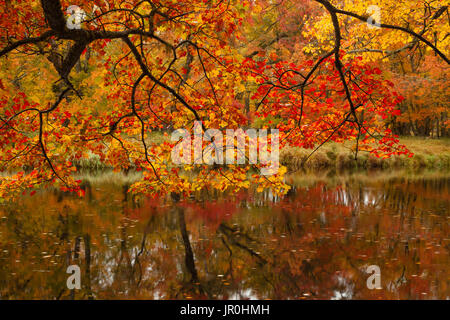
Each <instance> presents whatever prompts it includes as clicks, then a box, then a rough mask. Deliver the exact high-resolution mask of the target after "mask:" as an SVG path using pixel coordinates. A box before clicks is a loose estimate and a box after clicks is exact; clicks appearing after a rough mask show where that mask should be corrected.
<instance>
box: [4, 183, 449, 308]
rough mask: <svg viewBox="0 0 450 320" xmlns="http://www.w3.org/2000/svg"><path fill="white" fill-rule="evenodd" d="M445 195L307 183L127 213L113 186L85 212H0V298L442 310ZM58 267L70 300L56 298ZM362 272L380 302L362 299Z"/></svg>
mask: <svg viewBox="0 0 450 320" xmlns="http://www.w3.org/2000/svg"><path fill="white" fill-rule="evenodd" d="M97 189H99V190H97ZM449 190H450V185H449V183H448V180H445V179H441V180H438V181H437V182H431V181H430V180H411V181H410V180H409V179H400V180H399V179H393V180H390V181H386V182H380V183H375V182H374V183H365V184H363V183H351V184H343V185H339V186H337V187H331V186H330V185H326V184H324V183H316V184H313V185H310V186H308V187H304V188H299V187H297V188H296V189H295V192H293V193H291V194H290V195H289V196H288V197H286V198H285V199H283V200H280V199H278V200H277V201H273V199H272V198H271V197H270V196H269V195H267V194H266V195H264V194H263V195H262V199H261V198H258V197H255V196H254V195H252V194H250V196H248V197H246V198H242V197H239V198H236V199H235V200H233V201H232V199H231V198H226V200H224V201H226V202H227V203H226V205H222V202H221V200H217V201H216V200H209V201H208V202H205V203H191V204H190V205H187V204H183V203H181V202H178V203H177V205H176V206H173V205H171V204H170V203H169V202H167V203H166V202H164V201H163V203H161V202H157V203H156V202H151V201H150V200H149V202H148V203H144V202H142V203H141V204H140V206H139V207H136V206H133V204H131V201H132V199H128V200H127V201H126V202H122V200H123V199H124V195H123V193H122V189H121V188H117V187H114V186H103V185H102V186H98V187H97V186H95V187H92V199H91V200H90V201H84V200H83V199H78V198H75V197H73V196H71V195H68V194H63V195H61V194H58V193H55V194H50V193H49V194H45V195H40V196H39V195H36V196H35V197H33V198H26V199H24V200H23V201H22V202H21V203H20V204H17V205H15V206H14V207H10V208H6V207H5V209H4V210H3V209H2V211H5V214H4V215H5V216H6V217H7V219H3V220H0V232H1V233H0V297H1V298H48V299H70V298H74V299H89V298H165V299H171V298H172V299H185V298H190V297H192V298H205V297H207V298H220V299H225V298H272V299H288V298H289V299H298V298H325V299H329V298H331V297H341V298H350V297H353V298H377V297H385V298H414V299H417V298H430V297H440V298H443V297H445V296H446V295H448V288H447V284H446V283H445V281H443V279H447V278H448V274H449V269H448V268H449V267H448V266H449V265H450V263H449V254H448V253H449V243H448V241H447V240H445V239H447V237H448V233H449V226H448V223H447V219H448V210H447V209H448V206H449V202H450V199H449V197H448V196H447V195H448V194H449ZM264 199H265V200H264ZM44 201H45V203H46V204H47V205H46V206H45V207H43V206H42V205H39V204H40V203H42V202H44ZM152 201H153V200H152ZM233 208H234V209H233ZM5 251H6V252H5ZM437 252H438V253H437ZM16 261H20V262H16ZM69 264H79V265H80V267H81V269H82V290H80V291H73V292H69V290H68V289H67V287H66V280H67V277H68V274H66V268H67V266H68V265H69ZM371 264H376V265H379V266H380V267H381V270H382V282H383V288H385V289H383V290H381V291H380V290H375V291H370V290H368V289H367V288H366V279H367V275H366V274H365V267H367V266H368V265H371Z"/></svg>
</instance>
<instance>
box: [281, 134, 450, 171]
mask: <svg viewBox="0 0 450 320" xmlns="http://www.w3.org/2000/svg"><path fill="white" fill-rule="evenodd" d="M400 142H401V143H402V144H404V145H406V146H407V147H408V149H409V150H410V151H411V152H413V153H414V156H413V157H411V158H410V157H407V156H393V157H391V158H388V159H380V158H377V157H375V156H374V155H371V154H368V153H364V152H361V153H360V154H359V155H358V159H357V160H355V158H354V154H353V153H352V152H351V150H350V144H338V143H328V144H325V145H324V146H323V147H322V148H320V149H319V150H317V151H316V152H315V153H314V154H313V155H312V156H311V157H310V158H309V159H308V161H306V162H305V159H306V158H307V157H308V155H309V154H310V153H311V152H312V150H305V149H300V148H292V147H288V148H284V149H283V150H281V152H280V162H281V164H282V165H284V166H286V167H287V168H288V171H289V172H293V171H298V170H302V169H303V170H304V169H306V170H320V169H337V170H342V169H354V168H355V169H392V168H411V169H418V168H428V169H446V168H450V139H449V138H442V139H427V138H417V137H403V138H400Z"/></svg>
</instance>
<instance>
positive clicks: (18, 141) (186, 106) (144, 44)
mask: <svg viewBox="0 0 450 320" xmlns="http://www.w3.org/2000/svg"><path fill="white" fill-rule="evenodd" d="M292 3H294V2H290V1H287V2H280V6H281V7H280V11H279V13H277V14H274V15H273V16H271V17H269V18H270V19H271V20H272V21H279V20H280V19H282V17H281V16H280V14H282V13H283V12H286V11H283V10H287V8H288V7H283V6H284V5H289V4H292ZM305 3H307V4H308V6H307V7H308V8H310V9H308V10H312V11H314V12H317V11H319V10H320V11H321V12H324V13H325V14H326V15H327V19H328V20H326V21H327V22H326V24H328V25H330V26H331V31H332V33H331V35H332V37H331V38H330V39H329V40H328V41H327V43H323V38H320V37H319V36H320V35H321V33H316V36H317V39H314V37H311V36H309V38H306V39H304V40H308V41H310V42H311V43H315V44H317V52H315V53H309V54H308V53H306V54H304V55H298V56H296V57H295V58H296V59H297V61H289V60H286V61H285V60H283V54H280V56H281V60H280V61H277V57H276V56H275V55H274V54H272V55H271V56H269V57H266V55H265V52H258V53H254V50H253V48H251V47H249V48H248V49H251V50H253V51H251V50H247V51H250V52H244V51H246V50H244V49H245V48H244V49H243V48H242V44H245V43H247V42H248V41H249V40H250V39H249V35H251V32H249V24H250V25H251V21H250V22H249V21H247V18H248V17H249V16H252V15H253V16H255V15H258V13H260V12H261V11H262V10H266V9H267V8H273V7H277V5H275V4H273V3H270V2H268V3H265V2H262V4H263V5H267V7H266V9H264V8H263V7H262V6H261V5H259V4H256V3H255V2H252V1H227V2H225V1H221V0H218V1H200V0H196V1H184V0H182V1H172V0H169V1H159V0H155V1H134V0H132V1H127V2H122V1H108V2H106V1H100V0H96V1H85V0H83V1H80V2H79V3H77V6H78V7H76V6H70V5H72V4H71V3H68V2H67V1H60V0H41V1H40V2H38V1H28V2H22V1H5V0H3V1H1V4H2V9H1V11H0V12H1V14H2V17H3V18H4V19H2V21H1V34H0V37H1V39H2V42H3V43H4V45H3V47H2V48H1V49H0V57H2V60H3V61H2V66H3V69H2V73H3V74H4V77H2V81H1V82H0V89H1V96H0V121H1V123H0V133H1V134H0V144H1V151H0V161H1V162H0V171H10V172H14V173H12V174H10V175H7V176H6V177H2V178H1V180H0V199H7V198H9V197H11V196H14V195H16V194H17V193H20V192H25V191H27V190H30V189H33V188H37V187H41V186H48V185H53V184H58V185H59V186H60V187H61V189H62V190H63V191H75V192H78V193H80V194H82V193H83V191H82V189H81V188H80V183H81V181H75V179H74V178H73V173H74V172H75V171H76V167H74V165H73V163H74V161H76V160H77V159H82V158H87V157H89V156H90V155H91V154H95V155H98V157H99V158H100V160H101V161H102V162H105V163H107V164H108V165H111V166H113V167H114V168H115V169H116V170H126V169H129V168H130V167H134V168H136V169H137V170H141V171H143V179H142V181H139V182H137V183H135V184H134V185H133V186H132V187H131V190H132V191H133V192H136V193H144V194H153V195H154V194H160V193H172V194H174V195H178V196H179V195H180V194H183V195H187V194H189V193H191V192H193V191H195V190H199V189H203V188H212V189H218V190H226V189H228V188H231V189H233V190H234V191H236V190H239V189H242V188H247V187H248V186H249V185H250V182H252V183H255V184H256V185H258V189H259V190H263V189H264V188H268V187H270V188H272V189H273V190H274V192H276V193H281V194H282V193H286V192H287V190H288V188H289V187H288V186H287V185H285V184H284V182H283V174H284V172H285V169H281V170H280V171H279V173H278V174H275V175H272V176H268V177H266V176H261V175H259V174H258V170H260V169H261V168H262V166H263V165H261V164H258V165H252V166H250V165H233V166H217V165H215V166H207V165H197V166H195V168H193V167H192V166H176V165H174V164H173V163H172V161H171V157H170V155H171V151H172V149H173V147H174V146H175V145H176V144H177V142H168V141H164V142H162V143H155V142H154V141H151V139H149V134H150V132H151V131H152V130H158V129H164V130H169V129H170V130H174V129H178V128H186V129H190V130H191V131H192V129H193V126H194V122H195V121H201V122H202V127H201V129H202V131H206V130H207V129H208V128H218V129H220V130H225V129H227V128H230V129H235V128H239V127H246V126H248V123H249V120H250V119H249V117H251V116H252V114H251V112H250V110H249V108H248V106H247V107H246V106H245V104H243V103H242V102H241V100H240V99H241V97H242V93H243V92H246V91H248V90H247V88H246V86H253V87H254V88H257V90H256V92H255V94H253V95H252V101H254V105H255V109H254V110H253V111H254V113H255V116H256V117H258V118H259V119H261V120H262V121H261V123H263V125H265V126H272V125H276V126H277V128H279V129H280V131H281V137H280V140H281V147H282V146H283V145H285V144H287V143H289V144H292V145H298V146H303V147H307V148H313V152H314V151H315V150H317V148H319V147H320V146H321V145H323V144H324V143H326V142H327V141H329V140H334V141H344V140H353V141H354V142H355V148H354V151H355V157H356V156H357V155H358V152H360V151H368V152H372V153H374V154H376V155H378V156H381V157H388V156H390V155H392V154H410V153H409V151H408V150H407V149H406V148H405V147H404V146H401V145H398V139H397V137H396V136H395V135H393V134H392V133H391V130H390V128H388V127H387V126H386V125H385V123H384V122H383V119H388V118H392V117H394V116H396V115H398V114H399V110H398V109H397V105H398V104H399V103H400V102H401V101H402V100H403V98H402V97H401V96H400V95H399V94H397V93H396V92H395V91H393V90H392V89H391V87H392V83H391V82H390V81H388V80H385V79H383V78H382V72H381V70H380V69H379V68H377V67H374V66H373V64H371V63H370V62H368V61H367V60H366V59H363V58H354V57H353V56H352V57H351V58H350V57H349V55H348V54H346V52H345V49H346V48H344V47H343V45H344V44H345V40H344V36H348V37H350V36H351V35H352V34H349V35H347V33H346V32H344V31H343V30H346V29H345V27H346V25H345V23H344V22H345V21H346V20H347V19H352V20H355V21H362V22H366V21H367V19H368V16H367V15H366V14H360V13H355V12H360V9H361V7H362V3H363V1H357V2H352V3H354V4H353V5H346V6H345V9H341V7H342V6H337V5H334V4H333V3H334V2H331V1H327V0H315V1H305ZM357 4H358V5H357ZM347 7H348V8H349V9H348V10H347ZM66 9H67V12H66V11H65V10H66ZM351 9H355V12H353V11H351ZM356 9H357V10H356ZM81 10H83V11H81ZM308 10H306V11H305V15H304V18H305V19H309V18H310V17H311V16H310V15H308V12H309V11H308ZM430 10H432V8H430ZM439 11H441V9H439ZM65 13H66V16H67V17H66V16H65ZM395 14H396V12H395V11H393V15H395ZM435 16H436V18H434V19H432V20H433V24H434V23H436V24H437V23H438V22H441V21H442V20H440V19H441V18H440V17H441V16H442V13H440V14H438V12H436V13H435ZM66 18H67V21H66ZM270 19H269V21H270ZM344 20H345V21H344ZM320 21H321V20H319V23H320ZM330 21H331V24H330ZM325 26H326V25H325ZM380 27H381V28H383V29H387V30H394V31H396V32H399V33H400V34H403V35H406V38H407V41H413V42H414V43H415V44H416V43H421V44H423V46H426V47H427V48H429V50H432V52H433V53H435V54H436V55H437V56H438V57H439V58H440V59H441V60H442V61H444V62H445V63H447V64H448V63H449V60H448V58H447V55H446V54H447V52H446V51H445V50H442V49H440V46H441V42H442V45H445V43H446V41H448V40H446V38H444V40H442V41H441V40H440V39H441V38H442V37H441V36H440V35H438V36H437V37H435V39H434V40H433V41H432V40H428V39H427V37H426V36H427V35H428V34H427V33H426V32H415V31H413V30H414V28H413V27H414V25H411V26H409V25H408V26H406V27H405V26H399V25H395V24H390V23H388V24H384V23H382V24H381V25H380ZM427 30H428V29H427ZM430 30H435V29H431V28H430ZM353 32H357V31H353ZM327 34H328V33H327V30H325V31H324V35H327ZM277 37H278V38H279V37H280V35H278V36H277ZM277 41H278V40H277ZM433 42H434V43H433ZM438 42H439V43H438ZM274 43H276V41H275V42H273V43H272V44H274ZM272 44H270V43H269V44H268V45H267V46H266V47H267V48H269V49H270V48H271V46H272ZM322 45H323V46H322ZM261 46H263V45H257V47H258V48H259V47H261ZM244 47H245V45H244ZM294 48H295V47H294ZM319 48H322V49H319ZM258 51H259V49H258ZM284 56H288V54H285V55H284ZM303 58H308V59H305V60H303ZM248 104H249V103H248ZM269 118H270V119H269ZM271 119H276V123H275V124H273V123H270V121H271ZM207 147H208V143H204V144H203V148H204V149H205V148H207ZM18 168H22V169H21V170H20V169H19V170H17V169H18ZM192 169H195V170H196V174H195V175H194V177H192V175H188V174H186V171H189V170H192ZM252 173H253V174H252Z"/></svg>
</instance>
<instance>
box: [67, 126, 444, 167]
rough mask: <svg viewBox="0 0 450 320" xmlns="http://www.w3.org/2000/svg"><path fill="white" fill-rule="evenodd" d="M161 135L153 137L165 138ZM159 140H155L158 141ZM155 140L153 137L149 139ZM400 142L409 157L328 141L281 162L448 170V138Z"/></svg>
mask: <svg viewBox="0 0 450 320" xmlns="http://www.w3.org/2000/svg"><path fill="white" fill-rule="evenodd" d="M160 136H162V135H157V136H155V139H159V140H161V141H164V138H161V137H160ZM159 140H158V141H159ZM152 141H153V142H155V141H154V139H153V137H152V139H151V141H149V142H152ZM400 141H401V143H402V144H404V145H406V146H407V147H408V149H409V150H410V151H411V152H413V153H414V156H413V157H412V158H410V157H407V156H393V157H391V158H388V159H380V158H377V157H375V156H374V155H371V154H368V153H364V152H360V154H359V155H358V159H357V160H355V159H354V154H353V153H352V152H351V150H350V147H351V145H350V143H344V144H338V143H328V144H325V145H324V146H322V147H321V148H320V149H319V150H318V151H317V152H315V153H314V154H313V155H312V156H311V157H310V158H309V159H308V161H306V162H304V160H305V159H306V157H307V156H308V155H309V154H310V153H311V152H312V150H306V149H300V148H294V147H286V148H284V149H282V150H281V151H280V163H281V164H282V165H284V166H286V167H287V168H288V172H295V171H299V170H323V169H331V170H334V169H336V170H346V169H397V168H402V169H420V168H423V169H425V168H426V169H450V138H441V139H428V138H417V137H402V138H400ZM73 163H74V165H75V166H76V167H77V168H78V169H79V170H87V171H98V170H106V169H110V168H108V167H107V166H106V165H105V164H104V163H102V162H100V160H99V157H97V156H92V157H91V158H89V159H82V160H79V161H73Z"/></svg>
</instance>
